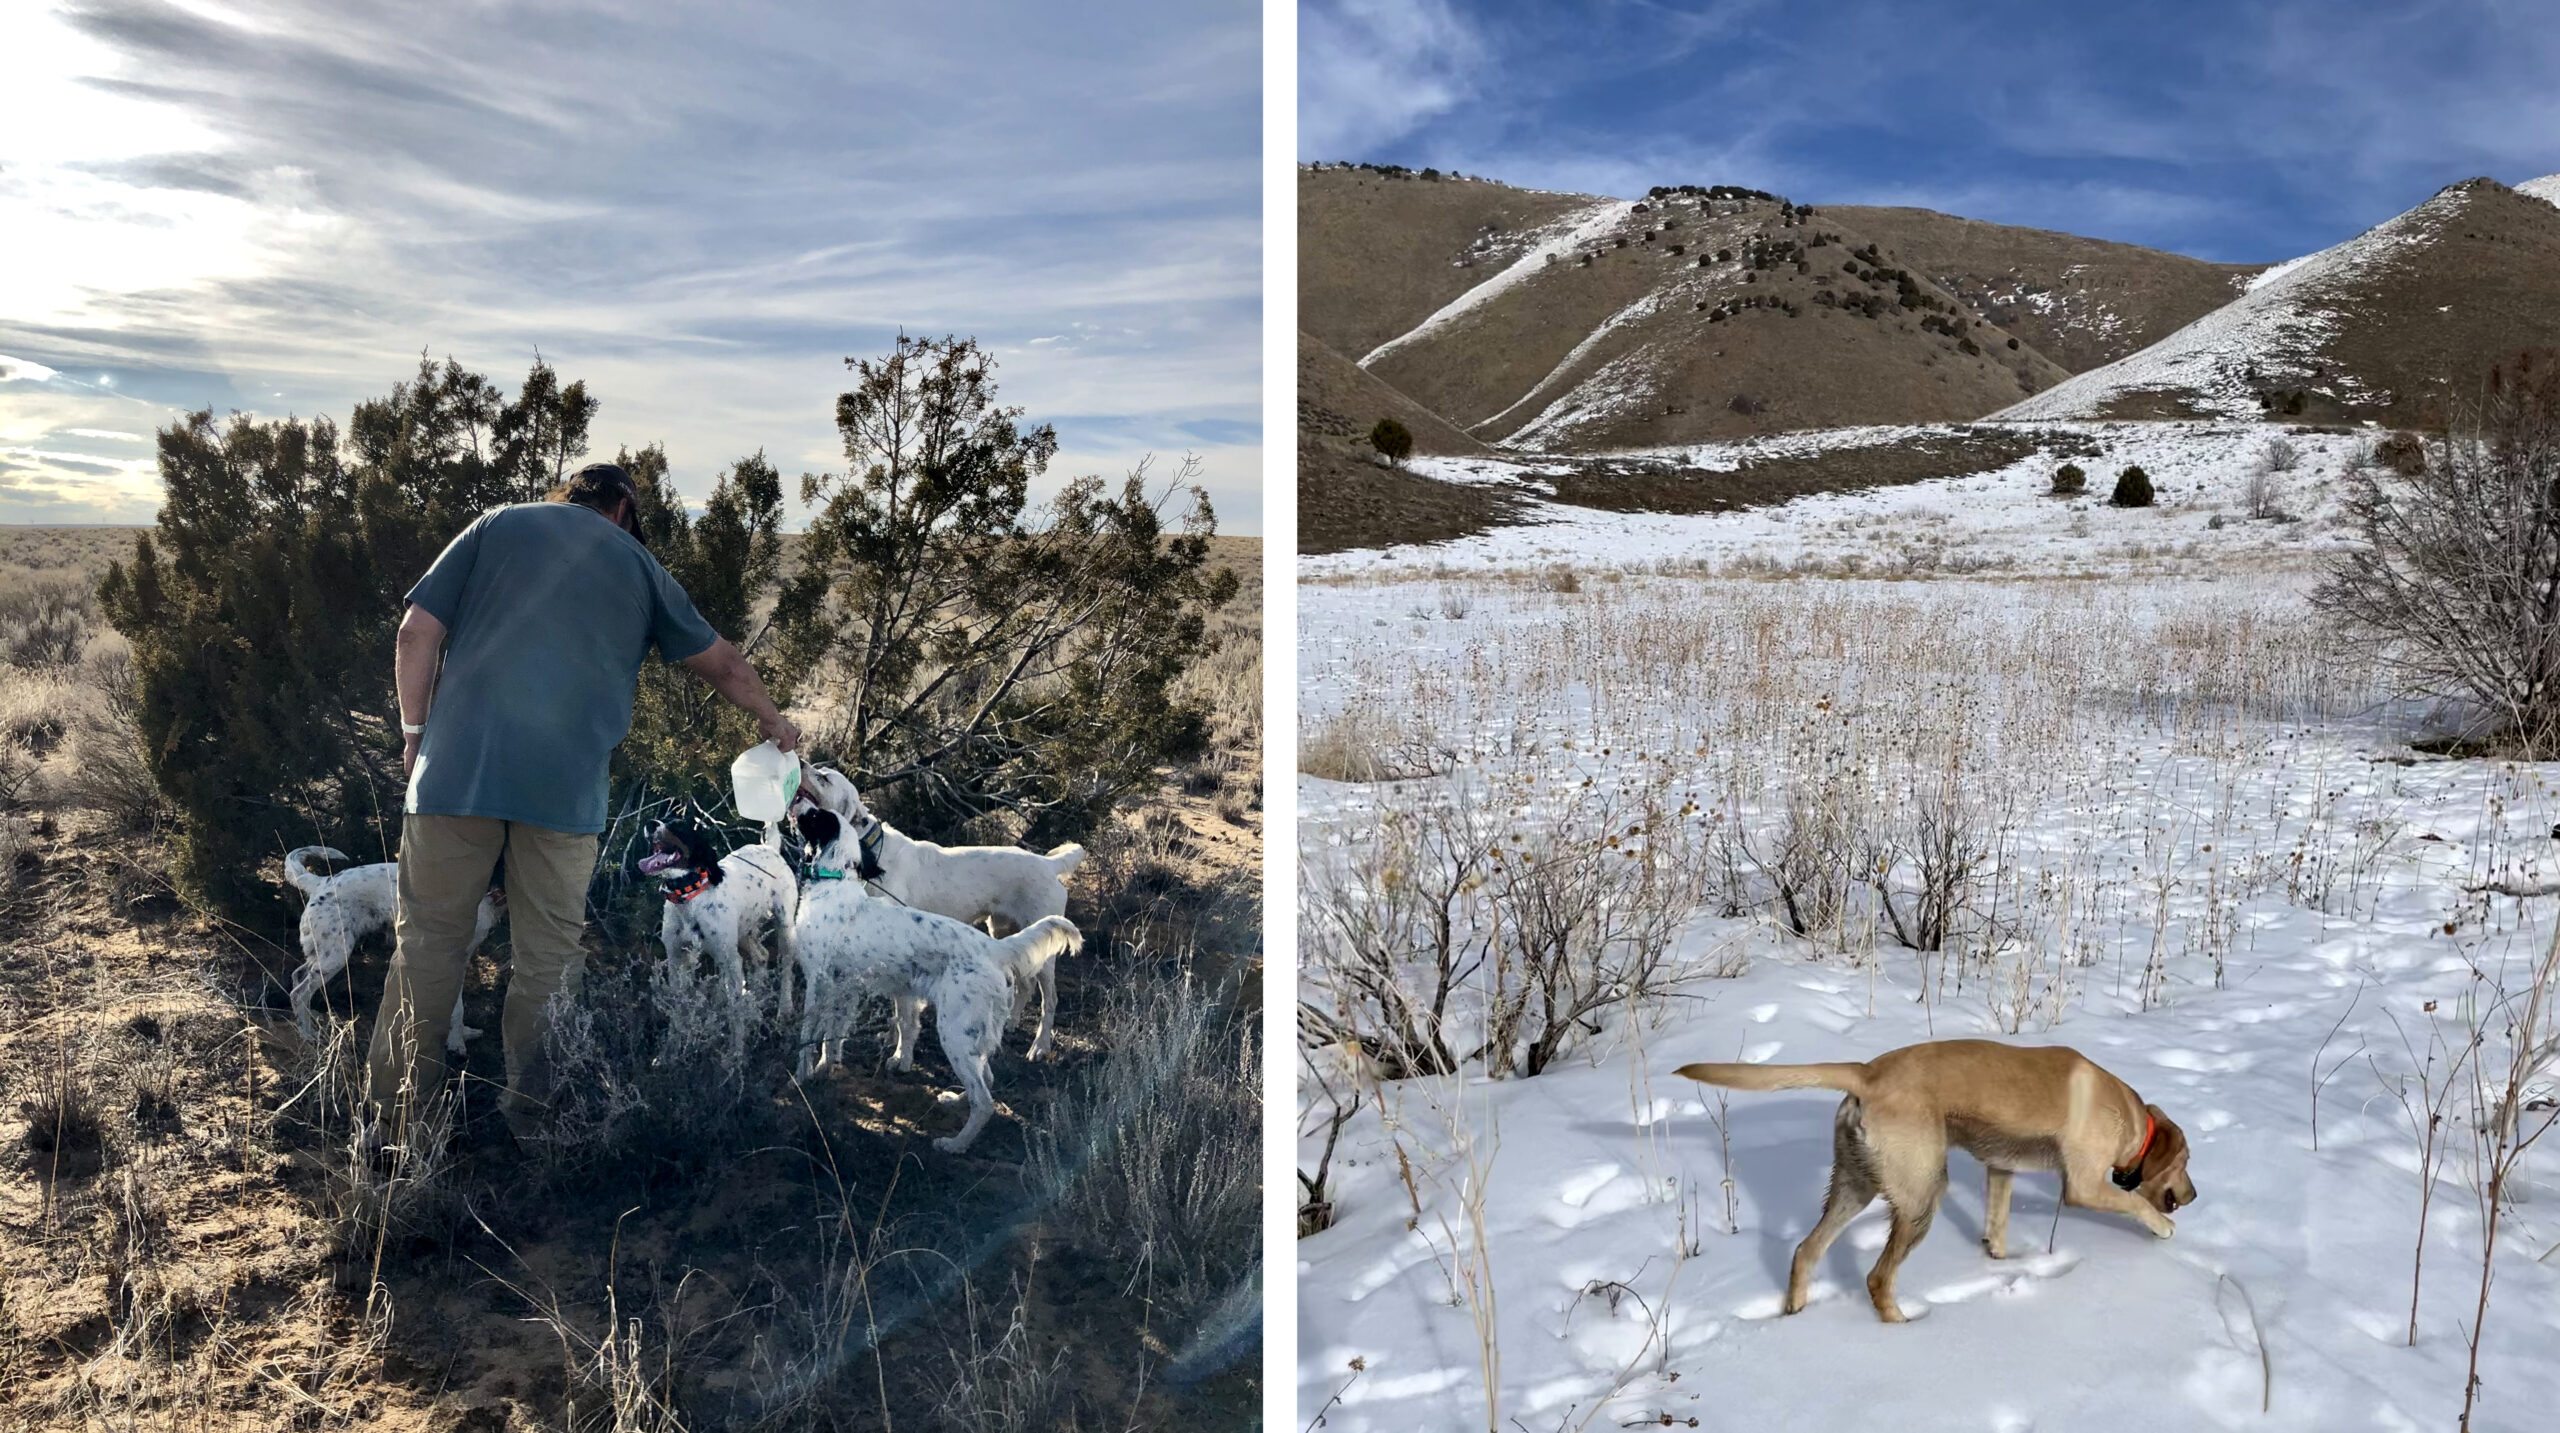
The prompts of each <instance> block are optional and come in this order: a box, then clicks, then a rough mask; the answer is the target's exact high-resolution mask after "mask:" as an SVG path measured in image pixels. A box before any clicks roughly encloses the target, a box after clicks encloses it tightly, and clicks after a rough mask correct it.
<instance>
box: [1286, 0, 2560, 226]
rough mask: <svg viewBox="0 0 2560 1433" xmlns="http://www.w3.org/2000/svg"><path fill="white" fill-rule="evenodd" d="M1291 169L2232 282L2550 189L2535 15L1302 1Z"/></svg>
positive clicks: (1904, 4)
mask: <svg viewBox="0 0 2560 1433" xmlns="http://www.w3.org/2000/svg"><path fill="white" fill-rule="evenodd" d="M1298 97H1299V98H1298V104H1299V110H1298V157H1299V158H1300V159H1301V160H1315V159H1323V160H1335V159H1366V160H1375V161H1381V162H1393V163H1402V164H1408V165H1412V166H1415V167H1417V168H1419V167H1421V166H1424V165H1434V166H1437V167H1440V168H1443V169H1450V168H1455V169H1458V170H1461V171H1463V172H1465V173H1469V174H1481V175H1484V176H1487V177H1489V178H1494V179H1501V180H1505V181H1507V182H1509V183H1513V184H1521V185H1527V186H1532V187H1537V188H1547V189H1563V190H1572V191H1576V192H1583V193H1598V194H1616V195H1631V194H1639V193H1641V192H1642V191H1643V190H1644V189H1645V188H1647V187H1648V186H1650V185H1654V184H1671V183H1696V184H1717V183H1729V184H1745V185H1750V186H1753V187H1756V188H1762V189H1768V190H1772V191H1775V192H1777V193H1781V194H1785V195H1787V196H1788V197H1790V198H1793V199H1796V200H1799V201H1801V202H1805V203H1813V204H1822V203H1833V204H1915V205H1921V206H1925V207H1928V208H1933V209H1942V210H1946V211H1948V212H1951V213H1957V214H1963V215H1966V216H1968V217H1971V218H1977V219H1989V220H1996V221H1999V222H2002V223H2010V224H2025V225H2032V226H2036V227H2040V228H2052V229H2062V230H2067V231H2070V232H2073V233H2080V234H2089V235H2094V236H2097V237H2101V238H2110V239H2121V240H2125V241H2128V242H2132V243H2139V244H2148V245H2152V246H2155V247H2159V248H2165V249H2171V250H2175V251H2178V252H2181V253H2187V254H2193V255H2196V256H2198V257H2202V258H2209V259H2221V260H2227V261H2236V262H2248V261H2268V260H2277V259H2286V258H2292V257H2295V256H2297V255H2300V254H2304V253H2308V252H2310V251H2312V250H2315V249H2319V248H2323V247H2326V246H2327V245H2330V244H2333V243H2336V242H2338V241H2339V240H2341V239H2345V238H2348V237H2351V236H2352V235H2354V234H2356V233H2358V232H2359V231H2361V230H2363V229H2365V228H2367V227H2369V226H2371V225H2373V224H2376V223H2379V222H2381V221H2382V220H2384V219H2387V218H2389V217H2390V216H2391V215H2393V214H2396V213H2398V212H2399V211H2401V210H2402V209H2405V208H2407V207H2409V206H2410V205H2412V204H2415V203H2417V202H2418V201H2420V200H2422V199H2424V198H2426V197H2427V196H2428V195H2429V194H2431V193H2433V192H2435V191H2436V190H2437V189H2438V188H2440V187H2442V186H2443V185H2445V184H2448V183H2451V182H2453V181H2455V180H2459V179H2466V178H2470V177H2472V176H2474V175H2480V174H2486V175H2488V176H2490V177H2491V178H2494V179H2497V180H2500V181H2502V182H2505V183H2509V184H2513V183H2517V182H2519V181H2522V180H2526V179H2532V178H2536V177H2538V176H2541V175H2545V174H2550V173H2553V172H2554V171H2560V7H2556V6H2555V5H2554V3H2553V0H2438V3H2400V4H2381V3H2356V0H2346V3H2318V4H2309V3H2295V4H2265V3H2245V2H2244V3H2192V0H2167V3H2158V0H2143V3H2135V4H2111V5H2098V4H2080V3H2075V0H2044V3H2024V0H1892V2H1891V3H1842V0H1783V3H1782V2H1781V0H1586V3H1580V4H1573V5H1559V4H1544V3H1532V0H1309V3H1307V4H1305V5H1304V6H1302V7H1301V11H1300V20H1299V79H1298Z"/></svg>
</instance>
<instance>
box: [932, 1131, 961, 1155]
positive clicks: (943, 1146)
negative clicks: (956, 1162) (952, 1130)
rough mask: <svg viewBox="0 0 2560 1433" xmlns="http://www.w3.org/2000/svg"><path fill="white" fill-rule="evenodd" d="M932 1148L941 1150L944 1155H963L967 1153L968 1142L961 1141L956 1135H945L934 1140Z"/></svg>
mask: <svg viewBox="0 0 2560 1433" xmlns="http://www.w3.org/2000/svg"><path fill="white" fill-rule="evenodd" d="M933 1147H934V1148H935V1149H938V1150H941V1151H942V1152H943V1153H944V1154H964V1153H966V1152H967V1151H968V1148H969V1142H968V1141H967V1140H964V1139H961V1138H960V1137H959V1136H957V1135H948V1134H947V1135H944V1136H942V1137H941V1138H940V1139H937V1140H935V1141H934V1142H933Z"/></svg>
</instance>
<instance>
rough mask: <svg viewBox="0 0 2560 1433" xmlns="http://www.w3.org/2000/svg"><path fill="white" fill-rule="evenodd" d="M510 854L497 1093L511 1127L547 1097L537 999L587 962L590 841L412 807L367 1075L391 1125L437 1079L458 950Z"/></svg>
mask: <svg viewBox="0 0 2560 1433" xmlns="http://www.w3.org/2000/svg"><path fill="white" fill-rule="evenodd" d="M501 855H503V856H505V857H506V862H507V881H506V886H507V923H508V928H509V930H510V931H511V932H512V941H511V944H512V946H513V961H512V965H513V968H512V970H510V972H509V973H508V977H507V1009H506V1016H505V1021H504V1036H505V1040H506V1048H507V1089H506V1094H505V1095H504V1096H503V1097H502V1098H501V1100H500V1101H499V1107H500V1108H501V1109H502V1110H503V1111H504V1112H505V1114H506V1117H507V1122H508V1124H510V1125H513V1126H516V1127H517V1128H519V1129H522V1128H524V1127H526V1126H527V1125H528V1124H529V1123H530V1122H532V1121H534V1120H538V1119H539V1118H540V1116H541V1114H542V1112H543V1110H544V1109H545V1108H546V1107H547V1105H548V1101H549V1099H550V1095H551V1070H550V1065H549V1062H548V1061H547V1060H546V1059H545V1058H544V1056H543V1052H542V1014H543V1006H544V1004H545V1003H546V1002H548V1001H549V1000H550V999H551V996H552V994H553V992H555V991H558V990H561V989H563V988H566V989H569V990H573V991H574V990H575V989H576V988H577V984H578V974H579V971H580V969H581V966H582V964H583V952H582V951H581V950H580V948H579V945H578V935H579V932H580V931H581V930H582V929H584V927H585V925H586V918H587V878H588V877H589V876H590V875H591V874H592V873H593V872H594V870H595V864H596V838H595V837H593V836H573V835H571V834H569V833H568V832H565V831H552V830H548V829H545V828H543V827H540V826H528V825H525V824H523V823H522V822H517V821H498V820H492V819H490V818H488V817H483V816H409V817H405V818H403V820H402V821H401V824H400V907H399V914H398V922H397V931H398V938H399V946H398V949H397V950H396V951H394V953H393V954H392V957H391V974H390V976H389V977H388V978H387V979H386V980H385V981H384V982H383V986H382V1009H381V1011H380V1012H379V1014H377V1015H376V1017H375V1019H374V1025H373V1049H372V1053H371V1056H370V1058H369V1059H368V1061H367V1069H366V1076H367V1080H368V1084H369V1090H370V1092H371V1094H372V1096H373V1098H374V1100H375V1101H376V1102H377V1103H378V1104H380V1105H381V1106H383V1107H384V1109H385V1112H386V1113H388V1114H390V1115H391V1116H392V1118H393V1119H394V1121H395V1122H397V1121H398V1120H399V1118H400V1115H401V1113H402V1112H403V1111H404V1110H405V1108H406V1102H405V1101H404V1100H403V1099H402V1091H403V1088H404V1086H405V1088H406V1090H407V1091H409V1092H411V1098H424V1097H426V1096H429V1095H432V1094H434V1093H435V1092H436V1091H437V1090H439V1089H441V1088H442V1087H443V1084H444V1077H445V1067H444V1041H445V1034H446V1032H447V1029H448V1026H449V1023H450V1021H451V1020H452V1016H453V1008H454V996H455V995H456V994H457V993H459V992H460V991H461V989H462V979H463V975H464V973H465V970H464V956H463V947H464V946H465V945H468V944H469V943H470V941H471V922H472V917H473V915H474V913H475V912H476V911H477V910H478V908H479V904H480V898H481V897H482V896H483V895H486V894H487V893H488V890H489V877H490V875H491V874H492V873H493V872H494V871H495V870H496V868H497V865H498V858H499V857H500V856H501Z"/></svg>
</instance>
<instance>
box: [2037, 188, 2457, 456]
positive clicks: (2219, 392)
mask: <svg viewBox="0 0 2560 1433" xmlns="http://www.w3.org/2000/svg"><path fill="white" fill-rule="evenodd" d="M2460 208H2461V199H2460V196H2459V195H2458V194H2456V193H2454V192H2452V191H2447V192H2446V193H2442V194H2438V195H2436V196H2435V197H2434V198H2432V199H2429V200H2428V201H2427V202H2426V203H2424V204H2421V205H2419V206H2418V207H2417V208H2415V209H2412V210H2410V211H2408V212H2407V213H2405V214H2401V215H2399V216H2397V217H2395V218H2393V219H2391V220H2389V221H2387V222H2385V223H2382V224H2377V225H2375V226H2374V227H2373V228H2371V229H2367V230H2366V231H2365V232H2363V233H2361V234H2358V235H2357V236H2356V237H2354V238H2352V239H2349V240H2347V241H2346V242H2345V243H2343V244H2338V245H2335V246H2333V247H2331V248H2327V249H2323V250H2321V251H2320V252H2318V253H2316V254H2311V255H2308V256H2306V257H2303V258H2299V259H2295V260H2293V261H2292V262H2290V263H2283V264H2278V265H2276V266H2275V267H2274V268H2271V269H2269V270H2267V271H2266V272H2264V273H2262V274H2259V275H2258V276H2257V277H2256V278H2254V279H2252V280H2250V282H2249V286H2248V288H2247V290H2246V291H2245V292H2243V293H2242V294H2241V295H2240V296H2239V297H2238V298H2236V299H2234V300H2232V301H2231V302H2230V303H2229V304H2226V305H2224V306H2223V307H2222V308H2219V309H2216V310H2215V311H2213V312H2212V313H2209V314H2206V315H2205V316H2204V317H2203V318H2200V319H2197V320H2196V321H2195V322H2194V323H2191V324H2188V325H2187V326H2186V327H2185V328H2182V329H2180V330H2178V331H2177V332H2176V333H2173V334H2171V335H2169V336H2168V337H2167V338H2164V339H2162V340H2160V341H2159V342H2158V343H2155V344H2153V345H2151V346H2150V347H2149V348H2146V349H2143V350H2141V351H2140V352H2138V353H2135V354H2132V355H2130V356H2128V357H2125V358H2121V359H2118V360H2116V361H2115V362H2113V363H2110V364H2108V365H2107V366H2105V367H2103V368H2095V369H2091V370H2090V371H2089V372H2087V373H2082V374H2078V375H2075V376H2073V377H2071V378H2069V379H2066V380H2064V381H2063V382H2061V383H2059V384H2056V385H2055V386H2054V387H2052V388H2049V389H2046V390H2045V391H2044V392H2042V393H2038V394H2036V395H2035V396H2034V397H2032V398H2029V399H2027V400H2026V401H2024V402H2022V403H2018V404H2016V405H2014V406H2012V407H2010V408H2007V409H2005V410H2003V411H2002V412H2001V413H1999V414H1997V415H1995V416H1997V417H2001V418H2090V417H2096V416H2098V415H2100V414H2103V413H2105V412H2107V411H2108V408H2109V405H2110V404H2112V403H2114V402H2115V401H2116V400H2117V399H2119V398H2121V397H2123V396H2125V395H2127V394H2136V393H2171V394H2176V395H2179V396H2180V397H2182V398H2183V399H2184V400H2185V402H2186V404H2187V405H2188V406H2189V407H2191V408H2193V409H2195V410H2197V411H2199V412H2204V413H2211V414H2217V415H2220V416H2222V417H2226V418H2254V417H2256V416H2257V415H2258V414H2259V412H2260V411H2261V410H2262V407H2263V405H2262V404H2261V403H2260V401H2259V395H2260V394H2261V393H2263V392H2265V391H2266V390H2267V389H2269V388H2270V387H2288V386H2301V385H2303V384H2305V383H2318V382H2320V381H2322V380H2321V379H2319V378H2315V377H2314V376H2313V375H2315V374H2316V373H2317V372H2318V371H2319V369H2320V368H2321V353H2322V351H2323V349H2324V348H2325V347H2326V346H2327V344H2328V343H2329V341H2330V340H2331V339H2333V338H2335V337H2336V336H2337V335H2338V332H2339V329H2340V326H2341V323H2342V318H2341V306H2342V304H2343V303H2344V302H2345V301H2346V299H2347V297H2348V293H2349V289H2350V287H2351V286H2352V285H2353V284H2354V283H2355V282H2356V281H2357V280H2359V279H2361V278H2363V277H2365V276H2366V275H2367V274H2369V273H2370V272H2371V271H2372V270H2373V269H2374V268H2375V267H2376V266H2378V265H2380V264H2382V263H2384V262H2386V261H2388V260H2389V259H2390V258H2392V256H2393V255H2394V254H2396V253H2398V252H2399V251H2402V250H2405V249H2409V248H2413V247H2416V246H2420V245H2423V244H2426V243H2427V242H2429V241H2431V240H2432V239H2434V238H2435V237H2436V235H2437V233H2438V232H2439V230H2440V229H2441V227H2442V226H2443V225H2444V224H2445V223H2446V222H2447V221H2448V220H2450V219H2452V218H2453V217H2454V216H2455V215H2457V214H2458V213H2459V212H2460ZM2329 381H2330V382H2331V383H2333V384H2334V385H2335V388H2334V396H2336V397H2337V398H2339V399H2341V400H2343V401H2347V402H2366V401H2371V400H2373V399H2375V398H2376V397H2378V396H2380V395H2377V394H2374V393H2372V392H2370V391H2369V390H2366V389H2364V388H2363V387H2362V386H2361V384H2360V382H2359V380H2358V379H2357V378H2355V377H2354V376H2353V375H2338V376H2336V377H2334V378H2333V379H2330V380H2329Z"/></svg>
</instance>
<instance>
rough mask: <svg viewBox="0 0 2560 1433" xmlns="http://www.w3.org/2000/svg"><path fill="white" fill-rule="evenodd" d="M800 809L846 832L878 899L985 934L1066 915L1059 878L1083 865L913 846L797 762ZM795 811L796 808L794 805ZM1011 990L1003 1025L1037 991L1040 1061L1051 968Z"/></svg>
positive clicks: (836, 782)
mask: <svg viewBox="0 0 2560 1433" xmlns="http://www.w3.org/2000/svg"><path fill="white" fill-rule="evenodd" d="M799 802H800V803H806V804H807V805H811V806H816V807H818V808H820V809H823V810H827V811H832V812H834V813H835V815H836V818H837V819H838V820H840V821H842V822H843V823H844V824H845V825H846V826H847V827H849V828H851V829H852V831H853V832H854V834H855V835H856V836H857V837H858V838H859V840H860V844H861V851H860V860H859V863H858V864H857V866H856V867H855V869H856V871H857V872H858V873H859V874H860V875H861V876H862V878H863V879H864V880H867V881H869V882H871V883H872V885H874V886H876V887H878V888H879V889H880V890H881V891H882V892H883V893H884V894H886V895H888V896H890V897H892V898H894V899H896V900H898V901H900V902H903V903H904V904H907V905H910V906H913V907H915V908H916V909H917V910H920V911H931V912H933V913H934V914H936V915H945V916H949V917H951V918H952V919H953V920H957V921H966V922H968V923H969V924H971V925H977V924H981V923H983V924H985V926H986V928H987V934H989V935H994V934H996V933H997V929H998V926H999V923H1001V925H1002V927H1003V928H1004V929H1005V930H1008V931H1016V930H1027V929H1029V928H1030V927H1032V926H1033V925H1036V924H1038V923H1039V922H1040V921H1042V920H1045V919H1048V918H1049V917H1051V916H1064V915H1065V914H1066V913H1067V885H1066V880H1067V873H1068V872H1070V871H1072V870H1074V869H1075V868H1076V867H1077V866H1078V865H1080V864H1082V863H1083V861H1084V847H1082V846H1079V845H1076V844H1075V843H1073V842H1069V843H1068V844H1066V845H1064V846H1060V847H1058V848H1057V849H1055V850H1053V851H1051V852H1049V853H1048V854H1047V855H1045V856H1044V855H1042V854H1041V853H1039V852H1038V851H1025V850H1023V849H1021V848H1020V847H1018V846H939V845H936V844H934V843H933V842H931V841H918V840H915V839H914V838H912V837H910V836H907V835H905V834H904V833H902V832H900V831H899V830H898V828H897V827H895V826H892V825H890V824H889V823H888V822H886V821H883V820H881V819H880V818H879V817H877V816H875V815H873V814H872V813H871V811H870V810H869V808H867V807H865V806H864V805H863V804H862V793H861V792H859V791H857V790H855V789H854V785H853V780H852V778H851V777H848V776H846V775H845V774H844V773H843V772H841V771H838V770H837V769H835V768H834V767H832V766H811V765H808V764H806V763H803V764H802V766H801V776H800V797H799ZM795 804H798V803H795ZM1016 974H1018V975H1021V976H1022V977H1023V978H1022V980H1021V982H1020V983H1018V984H1016V985H1015V986H1014V992H1013V994H1014V998H1013V1005H1012V1009H1011V1014H1010V1015H1009V1017H1008V1023H1010V1021H1011V1020H1018V1019H1020V1018H1021V1017H1022V1004H1023V1000H1024V998H1025V997H1026V996H1028V995H1029V993H1030V989H1031V982H1032V981H1033V980H1035V979H1036V980H1037V981H1038V982H1039V985H1040V1029H1039V1032H1038V1033H1037V1034H1035V1035H1033V1036H1032V1038H1031V1051H1030V1057H1031V1058H1032V1059H1034V1060H1039V1059H1045V1058H1047V1056H1048V1054H1049V1051H1050V1048H1051V1046H1052V1044H1053V1043H1054V1031H1055V1030H1056V1028H1057V1018H1058V968H1057V966H1055V965H1053V964H1048V963H1043V964H1042V965H1041V966H1040V967H1039V970H1038V973H1037V974H1036V975H1032V974H1030V973H1028V972H1016Z"/></svg>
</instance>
